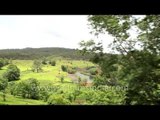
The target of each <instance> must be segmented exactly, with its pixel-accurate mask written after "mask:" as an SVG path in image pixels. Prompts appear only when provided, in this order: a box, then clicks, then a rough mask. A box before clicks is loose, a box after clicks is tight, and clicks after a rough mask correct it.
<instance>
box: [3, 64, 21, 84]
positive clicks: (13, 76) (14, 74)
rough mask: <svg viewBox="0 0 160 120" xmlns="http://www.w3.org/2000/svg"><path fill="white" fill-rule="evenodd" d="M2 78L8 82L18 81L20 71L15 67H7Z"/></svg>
mask: <svg viewBox="0 0 160 120" xmlns="http://www.w3.org/2000/svg"><path fill="white" fill-rule="evenodd" d="M3 76H4V78H6V79H7V80H8V81H15V80H19V78H20V69H19V68H18V67H17V66H16V65H13V64H11V65H9V66H8V69H7V71H6V73H4V75H3Z"/></svg>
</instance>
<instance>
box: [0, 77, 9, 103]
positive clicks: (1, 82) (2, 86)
mask: <svg viewBox="0 0 160 120" xmlns="http://www.w3.org/2000/svg"><path fill="white" fill-rule="evenodd" d="M7 86H8V80H7V79H5V78H0V91H2V92H3V101H6V88H7Z"/></svg>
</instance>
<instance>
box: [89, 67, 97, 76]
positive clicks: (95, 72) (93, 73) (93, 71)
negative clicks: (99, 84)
mask: <svg viewBox="0 0 160 120" xmlns="http://www.w3.org/2000/svg"><path fill="white" fill-rule="evenodd" d="M89 72H90V73H91V75H96V74H97V73H98V71H97V69H96V68H91V69H90V70H89Z"/></svg>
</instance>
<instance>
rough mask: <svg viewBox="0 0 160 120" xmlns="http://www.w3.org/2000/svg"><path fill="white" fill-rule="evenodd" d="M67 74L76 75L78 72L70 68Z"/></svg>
mask: <svg viewBox="0 0 160 120" xmlns="http://www.w3.org/2000/svg"><path fill="white" fill-rule="evenodd" d="M67 72H68V73H69V74H74V73H75V72H76V70H75V69H73V68H71V67H69V68H68V69H67Z"/></svg>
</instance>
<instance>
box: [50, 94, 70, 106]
mask: <svg viewBox="0 0 160 120" xmlns="http://www.w3.org/2000/svg"><path fill="white" fill-rule="evenodd" d="M47 102H48V104H50V105H66V104H70V102H69V100H67V99H65V98H64V96H63V95H61V94H52V95H51V96H50V97H49V98H48V100H47Z"/></svg>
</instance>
